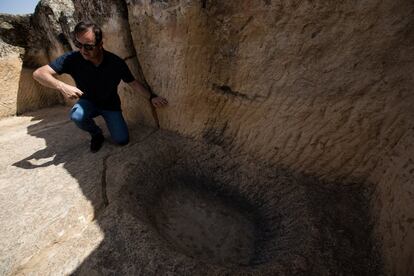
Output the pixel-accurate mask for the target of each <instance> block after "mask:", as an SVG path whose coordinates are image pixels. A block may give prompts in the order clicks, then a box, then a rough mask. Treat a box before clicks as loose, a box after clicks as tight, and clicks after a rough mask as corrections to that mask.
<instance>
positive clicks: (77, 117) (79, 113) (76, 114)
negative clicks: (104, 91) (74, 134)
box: [70, 107, 85, 123]
mask: <svg viewBox="0 0 414 276" xmlns="http://www.w3.org/2000/svg"><path fill="white" fill-rule="evenodd" d="M70 119H71V120H72V121H74V122H75V123H82V122H83V121H84V120H85V112H83V110H82V109H81V108H76V107H74V108H73V109H72V111H71V113H70Z"/></svg>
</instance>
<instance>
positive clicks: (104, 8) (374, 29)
mask: <svg viewBox="0 0 414 276" xmlns="http://www.w3.org/2000/svg"><path fill="white" fill-rule="evenodd" d="M56 3H57V2H54V1H42V3H41V5H40V6H39V7H41V6H42V5H44V6H45V7H47V8H44V9H50V10H52V11H59V9H61V8H62V6H61V5H57V4H56ZM64 3H65V6H66V8H65V12H60V11H59V12H53V13H47V12H44V11H43V12H42V9H41V8H38V9H37V11H36V13H35V15H33V18H37V19H36V21H35V22H37V23H36V24H37V25H36V24H35V26H37V27H36V28H37V29H38V30H41V29H42V30H44V32H45V33H46V34H47V35H43V40H45V41H48V43H47V45H49V46H48V47H45V48H42V47H38V46H36V47H33V48H36V49H37V50H36V51H37V52H36V53H37V54H34V52H33V51H32V52H31V54H30V55H29V56H33V57H36V58H31V59H30V60H36V62H33V64H39V63H42V62H43V63H46V60H51V59H53V58H54V57H56V56H57V55H58V54H60V53H62V52H63V51H64V50H68V49H70V48H71V46H72V45H71V42H70V38H69V30H70V28H71V27H73V23H74V22H76V21H77V20H79V19H82V18H92V19H94V20H95V21H97V22H98V23H99V24H101V25H102V27H103V30H104V34H105V36H104V45H105V47H106V48H107V49H108V50H110V51H113V52H115V53H117V54H118V55H120V56H121V57H122V58H124V59H126V60H127V62H128V64H129V65H130V68H131V69H132V70H133V71H134V74H136V77H137V78H139V79H140V80H142V81H143V82H147V83H148V85H149V86H150V87H151V88H152V89H153V90H154V91H155V92H156V93H158V94H160V95H162V96H164V97H166V98H167V99H168V100H169V102H170V105H169V107H168V108H165V109H162V110H159V111H158V112H157V113H158V118H159V121H160V126H161V128H163V129H167V130H171V131H174V132H177V133H179V134H180V135H183V136H187V137H190V138H193V139H195V140H198V141H203V142H204V143H207V144H214V145H216V146H220V147H222V148H224V149H225V150H227V151H229V152H231V153H232V154H237V155H239V156H241V155H248V156H252V157H253V158H254V159H255V160H258V161H261V162H265V163H266V164H270V165H273V166H278V167H286V168H289V169H291V170H294V171H300V172H304V173H307V174H311V175H315V176H317V177H319V178H322V179H326V180H334V181H337V182H338V183H364V185H366V186H367V187H370V188H373V189H374V192H373V193H372V194H370V195H368V197H369V198H370V200H371V201H370V204H371V209H372V211H371V212H372V223H373V225H374V235H375V238H376V239H377V241H378V243H379V246H380V248H381V249H380V251H381V254H382V256H383V258H384V265H385V270H386V273H387V274H390V275H411V274H413V273H414V266H413V262H412V260H413V256H414V249H413V248H414V230H413V227H414V221H413V219H414V185H413V180H412V179H413V178H414V163H413V161H412V159H413V155H414V140H413V137H414V133H413V126H414V123H413V122H414V120H413V119H414V114H413V108H412V106H413V104H414V96H413V95H412V93H411V91H412V87H414V81H413V78H412V75H413V73H414V51H413V50H414V49H413V45H414V31H413V30H414V16H413V15H414V4H413V3H412V1H408V0H399V1H391V0H386V1H376V0H371V1H365V2H363V3H354V2H351V1H345V2H332V1H319V2H312V1H272V0H268V1H267V0H266V1H247V0H238V1H215V0H211V1H195V0H193V1H191V0H186V1H178V0H175V1H150V0H125V1H121V0H117V1H111V2H108V3H107V2H105V3H104V2H103V1H86V0H73V2H72V1H69V0H67V1H65V2H64ZM44 9H43V10H44ZM69 11H70V12H69ZM51 15H53V16H51ZM62 15H64V16H63V17H62ZM62 18H63V19H62ZM45 20H46V21H45ZM47 20H50V21H47ZM42 22H47V23H42ZM60 34H62V35H61V36H60V37H65V38H66V39H67V41H68V43H66V44H65V43H62V42H61V41H59V40H58V39H57V37H59V35H60ZM49 42H50V43H49ZM26 51H27V50H26ZM42 51H43V52H42ZM13 53H14V54H13V55H14V56H17V54H16V53H17V50H14V52H13ZM41 57H42V58H43V59H42V58H41ZM13 62H14V63H13V64H15V65H14V66H15V67H16V68H18V67H19V66H20V65H19V64H20V63H19V62H22V61H18V60H17V59H15V60H14V61H13ZM39 65H40V64H39ZM9 82H10V85H15V82H14V81H12V80H10V81H9ZM120 93H121V96H122V101H123V108H124V112H125V114H126V116H127V118H128V120H129V121H130V122H144V123H146V124H148V125H154V118H153V116H152V114H151V110H150V108H149V106H148V103H147V102H146V101H145V100H143V99H141V98H139V97H137V96H136V95H134V94H133V92H132V91H130V90H128V89H127V88H126V87H124V86H122V87H120ZM0 95H1V94H0ZM9 101H10V100H9ZM9 114H10V112H9Z"/></svg>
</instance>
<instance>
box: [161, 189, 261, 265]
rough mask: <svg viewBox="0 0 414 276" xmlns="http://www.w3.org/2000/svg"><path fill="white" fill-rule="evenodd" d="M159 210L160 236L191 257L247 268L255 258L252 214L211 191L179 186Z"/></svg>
mask: <svg viewBox="0 0 414 276" xmlns="http://www.w3.org/2000/svg"><path fill="white" fill-rule="evenodd" d="M156 209H157V211H156V212H155V214H154V217H155V223H156V226H157V229H158V231H159V233H160V234H161V235H162V236H163V237H164V238H165V239H166V240H168V241H169V242H170V243H171V244H172V245H173V246H174V247H175V248H176V249H178V250H180V251H181V252H182V253H184V254H186V255H187V256H191V257H193V258H197V259H201V260H204V261H208V262H212V263H216V264H221V265H225V266H232V265H233V266H234V265H237V266H247V265H249V263H250V261H251V259H252V258H253V256H254V250H255V233H256V226H255V223H254V221H253V220H252V217H251V215H249V213H248V212H247V211H245V210H242V209H240V208H238V207H237V206H232V205H231V203H229V202H225V200H224V199H222V198H220V197H217V196H216V195H214V194H213V193H211V192H208V191H195V190H194V189H191V188H189V187H183V186H176V187H174V188H173V189H171V188H170V189H168V190H165V191H163V192H162V193H161V195H160V198H159V205H158V208H156Z"/></svg>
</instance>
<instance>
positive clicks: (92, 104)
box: [33, 22, 167, 152]
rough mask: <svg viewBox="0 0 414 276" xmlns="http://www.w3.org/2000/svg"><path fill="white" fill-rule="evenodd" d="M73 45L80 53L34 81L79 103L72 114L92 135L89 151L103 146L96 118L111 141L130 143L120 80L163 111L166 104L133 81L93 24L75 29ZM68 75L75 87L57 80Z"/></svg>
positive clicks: (55, 64) (40, 71)
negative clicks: (121, 97)
mask: <svg viewBox="0 0 414 276" xmlns="http://www.w3.org/2000/svg"><path fill="white" fill-rule="evenodd" d="M73 34H74V41H73V42H74V45H75V46H76V47H77V48H78V49H79V51H73V52H68V53H65V54H64V55H62V56H60V57H59V58H57V59H56V60H54V61H53V62H51V63H50V64H48V65H45V66H42V67H40V68H38V69H37V70H36V71H35V72H34V73H33V78H34V79H35V80H37V81H38V82H39V83H41V84H42V85H44V86H47V87H50V88H54V89H57V90H58V91H60V93H62V95H63V96H64V97H66V98H69V99H79V100H78V101H77V103H76V104H75V105H74V106H73V108H72V110H71V119H72V120H73V121H74V122H75V124H76V125H77V126H78V127H79V128H80V129H82V130H84V131H87V132H89V134H90V135H91V143H90V150H91V151H92V152H97V151H98V150H99V149H100V148H101V147H102V144H103V142H104V136H103V135H102V130H101V129H100V128H99V127H98V126H97V125H96V123H95V122H94V120H93V118H95V117H96V116H99V115H101V116H103V118H104V119H105V123H106V125H107V127H108V130H109V132H110V134H111V137H112V139H113V140H114V141H115V142H116V143H117V144H119V145H126V144H127V143H128V142H129V133H128V128H127V125H126V123H125V120H124V118H123V116H122V112H121V103H120V99H119V96H118V91H117V87H118V84H119V83H120V81H121V80H123V81H124V82H126V83H128V85H129V86H130V87H131V88H132V89H134V90H135V91H137V92H139V93H140V94H141V95H142V96H144V97H146V98H147V99H149V100H150V102H151V104H152V105H154V106H155V107H162V106H165V105H166V104H167V100H166V99H164V98H162V97H158V96H157V95H155V94H154V93H150V92H149V91H148V90H147V89H145V87H144V86H143V85H142V84H141V83H139V82H138V81H137V80H135V79H134V77H133V76H132V74H131V72H130V70H129V68H128V66H127V65H126V63H125V61H124V60H123V59H121V58H120V57H118V56H116V55H115V54H113V53H110V52H108V51H106V50H105V49H104V48H103V41H102V30H101V29H100V27H99V26H97V25H96V24H94V23H92V22H80V23H78V24H77V25H76V26H75V29H74V32H73ZM63 73H67V74H70V75H71V76H72V78H73V79H74V80H75V83H76V87H74V86H72V85H69V84H66V83H64V82H62V81H60V80H58V79H56V78H55V77H54V75H55V74H63Z"/></svg>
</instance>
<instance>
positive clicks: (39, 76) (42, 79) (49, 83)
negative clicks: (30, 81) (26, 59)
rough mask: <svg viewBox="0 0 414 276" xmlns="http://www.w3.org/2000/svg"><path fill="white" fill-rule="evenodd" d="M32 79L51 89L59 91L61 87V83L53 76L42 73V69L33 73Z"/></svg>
mask: <svg viewBox="0 0 414 276" xmlns="http://www.w3.org/2000/svg"><path fill="white" fill-rule="evenodd" d="M33 78H34V79H35V80H36V81H38V82H39V83H40V84H41V85H43V86H46V87H49V88H53V89H56V90H59V91H61V90H62V87H63V84H64V83H63V82H62V81H60V80H58V79H57V78H55V77H54V76H53V75H51V74H48V73H47V72H44V70H42V68H39V69H38V70H36V71H35V72H34V73H33Z"/></svg>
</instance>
